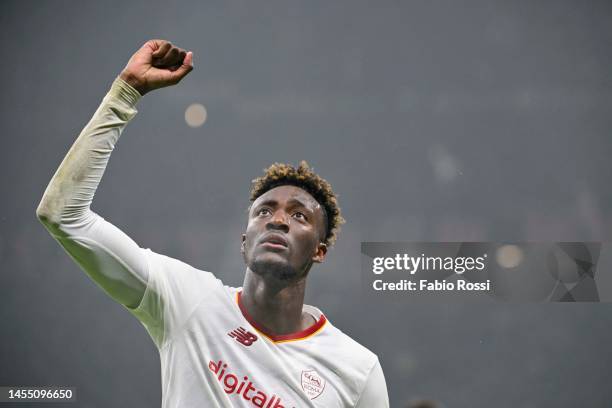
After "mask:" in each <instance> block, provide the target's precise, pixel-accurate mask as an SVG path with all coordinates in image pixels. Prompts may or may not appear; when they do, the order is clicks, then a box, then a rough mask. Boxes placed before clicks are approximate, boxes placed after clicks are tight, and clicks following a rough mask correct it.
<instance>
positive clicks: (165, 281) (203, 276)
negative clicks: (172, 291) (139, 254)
mask: <svg viewBox="0 0 612 408" xmlns="http://www.w3.org/2000/svg"><path fill="white" fill-rule="evenodd" d="M144 252H145V253H146V256H147V262H148V266H149V271H150V275H151V279H152V280H153V282H152V283H153V284H154V285H155V284H158V285H162V286H167V287H170V288H172V287H175V288H179V287H180V288H182V290H186V291H198V290H201V289H202V288H208V289H222V288H224V285H223V282H222V281H221V280H220V279H218V278H217V277H216V276H215V275H214V274H213V273H212V272H208V271H205V270H201V269H198V268H196V267H194V266H192V265H190V264H188V263H186V262H183V261H181V260H179V259H176V258H172V257H170V256H167V255H163V254H159V253H157V252H154V251H152V250H150V249H146V250H145V251H144Z"/></svg>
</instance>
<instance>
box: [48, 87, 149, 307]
mask: <svg viewBox="0 0 612 408" xmlns="http://www.w3.org/2000/svg"><path fill="white" fill-rule="evenodd" d="M140 97H141V96H140V94H139V93H138V91H136V90H135V89H134V88H132V87H131V86H130V85H128V84H127V83H126V82H124V81H123V80H121V79H120V78H117V79H116V80H115V81H114V82H113V84H112V86H111V89H110V91H109V92H108V94H107V95H106V96H105V97H104V99H103V100H102V103H101V104H100V106H99V108H98V109H97V110H96V112H95V114H94V115H93V117H92V118H91V120H90V121H89V123H88V124H87V125H86V126H85V128H84V129H83V130H82V131H81V134H80V135H79V137H78V138H77V140H76V141H75V142H74V144H73V145H72V147H71V148H70V151H69V152H68V154H67V155H66V157H65V158H64V160H63V161H62V164H61V165H60V167H59V168H58V170H57V172H56V173H55V175H54V176H53V178H52V179H51V182H50V183H49V185H48V186H47V189H46V191H45V193H44V195H43V198H42V200H41V203H40V205H39V206H38V210H37V214H38V216H39V218H40V220H41V222H42V223H43V224H44V225H45V227H46V228H47V229H48V230H49V232H50V233H51V235H52V236H53V237H54V238H55V239H56V240H57V241H58V242H59V243H60V244H61V245H62V246H63V247H64V248H65V249H66V251H67V252H68V254H70V256H71V257H72V258H73V259H74V260H75V261H76V262H77V263H78V264H79V265H80V266H81V268H82V269H83V270H84V271H85V272H86V273H87V274H88V275H89V276H90V277H91V278H92V279H93V280H94V281H95V282H96V283H97V284H98V285H100V286H101V287H102V288H103V289H104V290H105V291H106V292H107V293H108V294H109V295H110V296H111V297H112V298H113V299H115V300H116V301H118V302H119V303H121V304H123V305H126V306H135V305H137V304H138V302H139V301H140V299H141V298H142V295H143V294H144V291H145V289H146V282H147V280H148V279H147V278H148V266H147V261H146V257H145V256H144V254H143V252H142V251H144V250H143V249H141V248H139V246H138V245H137V244H136V243H135V242H134V241H133V240H132V239H131V238H130V237H128V236H127V235H126V234H124V233H123V232H122V231H121V230H120V229H119V228H117V227H115V226H114V225H113V224H111V223H109V222H107V221H105V220H104V219H103V218H102V217H100V216H99V215H98V214H96V213H95V212H93V211H92V210H91V203H92V200H93V197H94V194H95V192H96V189H97V188H98V185H99V183H100V180H101V179H102V176H103V175H104V171H105V169H106V165H107V164H108V160H109V158H110V156H111V153H112V151H113V149H114V148H115V145H116V144H117V141H118V140H119V136H120V135H121V132H122V131H123V129H124V128H125V126H126V125H127V123H128V122H129V121H130V120H131V119H132V118H133V117H134V116H135V115H136V113H137V111H136V104H137V102H138V100H139V99H140Z"/></svg>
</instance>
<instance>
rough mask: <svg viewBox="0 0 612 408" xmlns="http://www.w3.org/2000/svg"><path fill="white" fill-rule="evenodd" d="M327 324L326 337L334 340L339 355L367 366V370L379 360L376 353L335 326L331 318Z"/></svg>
mask: <svg viewBox="0 0 612 408" xmlns="http://www.w3.org/2000/svg"><path fill="white" fill-rule="evenodd" d="M326 326H327V327H326V328H325V337H328V339H329V341H331V342H333V344H334V345H335V346H334V349H335V352H336V353H337V354H338V355H339V356H343V357H346V358H349V359H351V360H352V361H354V362H355V363H356V364H360V365H363V366H364V367H367V368H365V371H369V370H370V369H371V368H372V366H373V365H374V364H375V363H376V361H377V360H378V357H377V356H376V354H374V353H373V352H372V351H370V350H369V349H368V348H367V347H365V346H363V345H362V344H360V343H359V342H357V341H356V340H355V339H353V338H352V337H351V336H349V335H348V334H346V333H344V332H343V331H342V330H340V329H339V328H338V327H336V326H334V325H333V324H332V323H331V322H330V321H329V320H327V323H326Z"/></svg>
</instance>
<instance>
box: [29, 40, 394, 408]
mask: <svg viewBox="0 0 612 408" xmlns="http://www.w3.org/2000/svg"><path fill="white" fill-rule="evenodd" d="M192 61H193V54H192V53H191V52H186V51H185V50H183V49H180V48H178V47H175V46H174V45H172V44H171V43H169V42H168V41H162V40H151V41H148V42H147V43H145V44H144V45H143V46H142V47H141V48H140V49H139V50H138V51H137V52H136V53H135V54H134V55H133V56H132V57H131V59H130V60H129V62H128V64H127V66H126V67H125V68H124V69H123V71H122V72H121V74H120V75H119V77H118V78H117V79H116V80H115V81H114V82H113V84H112V86H111V89H110V91H109V92H108V94H107V95H106V97H105V98H104V99H103V101H102V104H101V105H100V107H99V108H98V110H97V111H96V112H95V114H94V116H93V118H92V119H91V120H90V122H89V123H88V124H87V125H86V126H85V128H84V129H83V131H82V132H81V134H80V135H79V137H78V138H77V140H76V142H75V143H74V144H73V146H72V147H71V149H70V151H69V152H68V154H67V155H66V157H65V159H64V160H63V162H62V164H61V165H60V167H59V169H58V170H57V172H56V173H55V175H54V176H53V178H52V180H51V182H50V183H49V186H48V187H47V189H46V191H45V193H44V196H43V198H42V201H41V203H40V205H39V206H38V209H37V215H38V218H39V219H40V221H41V222H42V223H43V224H44V226H45V227H46V228H47V229H48V230H49V232H50V233H51V234H52V236H53V237H54V238H55V239H56V240H57V241H58V242H59V243H60V244H61V245H62V246H63V247H64V248H65V250H66V251H67V252H68V254H70V256H71V257H72V258H73V259H74V260H75V262H77V263H78V264H79V265H80V266H81V268H82V269H83V270H84V271H85V272H86V273H87V274H88V275H89V276H90V277H91V278H92V279H93V280H94V281H95V282H96V283H97V284H98V285H99V286H101V287H102V289H104V290H105V291H106V292H107V293H108V295H110V296H111V297H112V298H113V299H114V300H116V301H117V302H119V303H121V304H122V305H124V306H125V307H126V308H127V309H128V310H129V311H130V312H131V313H132V314H133V315H134V316H136V317H137V318H138V319H139V320H140V321H141V322H142V323H143V325H144V326H145V327H146V329H147V331H148V332H149V334H150V336H151V338H152V339H153V341H154V342H155V344H156V346H157V348H158V349H159V353H160V359H161V369H162V388H163V389H162V406H163V407H165V408H170V407H182V408H186V407H260V408H281V407H285V408H289V407H366V408H384V407H388V406H389V402H388V396H387V389H386V384H385V379H384V376H383V372H382V369H381V366H380V363H379V361H378V358H377V357H376V355H375V354H373V353H372V352H370V351H369V350H367V349H366V348H364V347H363V346H361V345H359V344H358V343H357V342H355V341H354V340H352V339H351V338H350V337H348V336H347V335H346V334H344V333H342V332H341V331H340V330H338V329H337V328H336V327H334V326H333V325H332V324H331V323H330V322H329V321H328V320H327V319H326V317H325V315H324V314H323V313H322V312H321V311H320V310H319V309H317V308H315V307H313V306H309V305H305V304H304V291H305V288H306V278H307V276H308V272H309V271H310V268H311V267H312V265H313V264H314V263H320V262H322V261H323V260H324V259H325V255H326V252H327V248H328V246H329V245H331V244H332V243H333V241H334V239H335V238H336V233H337V229H338V226H339V224H340V223H341V222H342V217H341V215H340V210H339V208H338V205H337V201H336V196H335V195H334V193H333V191H332V189H331V186H330V185H329V184H328V183H327V182H326V181H325V180H323V179H322V178H321V177H319V176H318V175H316V174H315V173H313V172H312V170H311V169H310V168H309V167H308V165H307V164H306V163H305V162H302V163H301V164H300V165H299V166H298V167H297V168H296V167H292V166H289V165H285V164H274V165H272V166H270V167H269V168H268V169H267V170H266V171H265V174H264V175H263V176H262V177H260V178H258V179H256V180H254V184H253V189H252V191H251V201H252V203H251V205H250V208H249V214H248V225H247V227H246V231H245V233H244V234H243V235H242V247H241V252H242V256H243V258H244V261H245V263H246V273H245V277H244V284H243V287H242V288H232V287H228V286H225V285H223V283H222V282H221V281H220V280H218V279H217V278H216V277H215V276H214V275H213V274H212V273H210V272H205V271H201V270H198V269H196V268H194V267H192V266H190V265H187V264H185V263H183V262H181V261H178V260H176V259H172V258H169V257H166V256H164V255H160V254H157V253H155V252H153V251H151V250H150V249H144V248H140V247H139V246H138V245H137V244H136V243H135V242H134V241H132V239H130V238H129V237H128V236H127V235H125V234H124V233H123V232H122V231H120V230H119V229H118V228H117V227H115V226H113V225H112V224H110V223H109V222H107V221H106V220H104V219H103V218H102V217H100V216H99V215H97V214H96V213H94V212H93V211H92V210H91V209H90V205H91V202H92V199H93V196H94V193H95V191H96V189H97V187H98V184H99V183H100V180H101V178H102V175H103V173H104V170H105V168H106V165H107V162H108V160H109V157H110V155H111V152H112V151H113V149H114V147H115V145H116V143H117V141H118V139H119V135H120V134H121V132H122V131H123V128H124V127H125V126H126V124H127V123H128V122H129V121H130V120H131V119H132V118H133V117H134V115H135V114H136V108H135V106H136V104H137V102H138V100H139V99H140V98H141V96H142V95H145V94H146V93H148V92H150V91H152V90H154V89H157V88H162V87H166V86H170V85H175V84H177V83H178V82H179V81H180V80H181V79H182V78H184V77H185V76H186V75H187V74H188V73H189V72H190V71H191V70H192V69H193V63H192Z"/></svg>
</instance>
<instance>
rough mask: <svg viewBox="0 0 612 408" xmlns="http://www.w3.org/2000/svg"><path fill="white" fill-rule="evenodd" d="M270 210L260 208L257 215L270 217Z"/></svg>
mask: <svg viewBox="0 0 612 408" xmlns="http://www.w3.org/2000/svg"><path fill="white" fill-rule="evenodd" d="M270 214H271V213H270V209H268V208H265V207H264V208H260V209H259V210H257V215H270Z"/></svg>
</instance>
